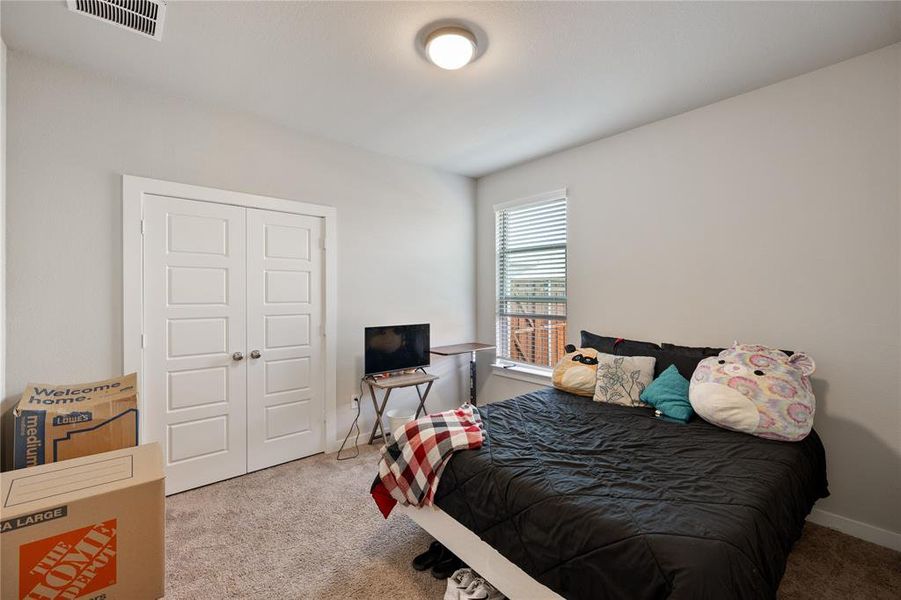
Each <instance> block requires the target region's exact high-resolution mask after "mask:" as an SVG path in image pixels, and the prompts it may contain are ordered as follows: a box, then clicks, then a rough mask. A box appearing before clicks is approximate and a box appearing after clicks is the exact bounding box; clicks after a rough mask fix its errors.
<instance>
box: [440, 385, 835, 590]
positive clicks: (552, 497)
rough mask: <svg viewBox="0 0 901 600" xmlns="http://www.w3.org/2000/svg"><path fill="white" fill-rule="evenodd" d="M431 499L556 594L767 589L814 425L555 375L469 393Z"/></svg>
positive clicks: (816, 456)
mask: <svg viewBox="0 0 901 600" xmlns="http://www.w3.org/2000/svg"><path fill="white" fill-rule="evenodd" d="M480 411H481V413H482V419H483V423H484V425H485V431H486V434H487V436H486V442H485V444H484V445H483V447H482V448H481V449H479V450H467V451H463V452H459V453H457V454H455V455H454V456H453V457H452V458H451V459H450V461H449V463H448V465H447V467H446V469H445V471H444V473H443V475H442V478H441V482H440V484H439V487H438V490H437V493H436V496H435V503H436V504H437V505H438V507H439V508H441V509H442V510H444V511H445V512H446V513H447V514H449V515H450V516H451V517H453V518H454V519H456V520H457V521H459V522H460V523H461V524H462V525H464V526H465V527H467V528H468V529H470V530H471V531H473V532H474V533H475V534H477V535H478V536H479V537H480V538H481V539H483V540H484V541H485V542H487V543H488V544H490V545H491V546H493V547H494V548H495V549H497V550H498V551H499V552H500V553H501V554H503V555H504V556H505V557H506V558H507V559H509V560H510V561H511V562H513V563H514V564H516V565H517V566H519V567H520V568H521V569H523V570H524V571H525V572H526V573H528V574H529V575H530V576H531V577H533V578H534V579H536V580H538V581H539V582H541V583H543V584H544V585H546V586H547V587H549V588H551V589H552V590H554V591H556V592H557V593H559V594H560V595H562V596H564V597H565V598H573V599H588V598H630V599H636V598H667V597H669V598H693V599H697V598H716V599H723V598H774V597H775V596H776V590H777V588H778V586H779V580H780V579H781V577H782V574H783V572H784V570H785V563H786V559H787V556H788V553H789V551H790V550H791V547H792V544H793V543H794V542H795V541H796V540H797V539H798V537H799V536H800V534H801V530H802V528H803V526H804V519H805V517H806V516H807V514H808V513H809V512H810V509H811V508H812V506H813V504H814V502H815V501H816V500H817V499H818V498H821V497H825V496H827V495H828V490H827V482H826V465H825V452H824V449H823V445H822V443H821V442H820V438H819V436H817V434H816V432H811V434H810V435H809V436H808V437H807V438H806V439H804V440H803V441H801V442H794V443H789V442H779V441H773V440H765V439H761V438H757V437H753V436H750V435H747V434H743V433H736V432H732V431H726V430H724V429H720V428H718V427H715V426H713V425H710V424H709V423H706V422H704V421H702V420H700V419H697V418H696V419H694V420H693V421H692V422H690V423H688V424H687V425H684V424H681V423H674V422H669V421H664V420H661V419H659V418H656V417H655V416H654V415H653V412H652V411H651V410H650V409H645V408H632V407H624V406H618V405H612V404H601V403H596V402H593V401H592V400H591V399H590V398H582V397H579V396H574V395H571V394H568V393H565V392H561V391H558V390H554V389H547V390H543V391H540V392H536V393H531V394H526V395H523V396H518V397H516V398H513V399H510V400H506V401H503V402H498V403H494V404H490V405H488V406H485V407H480Z"/></svg>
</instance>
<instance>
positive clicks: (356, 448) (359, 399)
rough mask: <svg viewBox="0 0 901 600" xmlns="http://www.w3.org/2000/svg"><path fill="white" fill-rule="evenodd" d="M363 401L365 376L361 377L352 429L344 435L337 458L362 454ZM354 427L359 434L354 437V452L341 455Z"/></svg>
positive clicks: (346, 458) (344, 458)
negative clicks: (361, 405)
mask: <svg viewBox="0 0 901 600" xmlns="http://www.w3.org/2000/svg"><path fill="white" fill-rule="evenodd" d="M362 401H363V378H362V377H361V378H360V394H359V395H358V396H357V415H356V416H355V417H354V421H353V423H351V424H350V429H348V430H347V435H346V436H344V441H343V442H341V447H340V448H339V449H338V454H337V456H336V457H335V459H336V460H350V459H352V458H357V457H358V456H360V445H359V442H360V402H362ZM354 428H356V430H357V435H356V437H354V454H353V455H352V456H345V457H343V458H342V457H341V452H343V451H344V446H346V445H347V440H349V439H350V434H351V433H352V432H353V430H354Z"/></svg>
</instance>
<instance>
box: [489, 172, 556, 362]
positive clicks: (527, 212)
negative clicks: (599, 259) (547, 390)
mask: <svg viewBox="0 0 901 600" xmlns="http://www.w3.org/2000/svg"><path fill="white" fill-rule="evenodd" d="M496 211H497V212H496V220H497V333H496V335H497V337H496V344H497V356H498V358H501V359H507V360H511V361H514V362H518V363H526V364H530V365H537V366H540V367H553V366H554V365H555V364H556V363H557V361H558V360H559V358H560V357H561V356H563V354H564V350H563V347H564V346H565V345H566V341H565V340H566V194H565V191H562V190H561V191H560V192H559V193H554V194H547V195H545V197H544V198H543V199H542V200H540V201H534V202H526V203H521V204H514V205H511V206H508V207H501V208H498V209H496Z"/></svg>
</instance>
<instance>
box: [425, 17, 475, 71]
mask: <svg viewBox="0 0 901 600" xmlns="http://www.w3.org/2000/svg"><path fill="white" fill-rule="evenodd" d="M476 49H477V46H476V36H475V35H473V33H472V32H471V31H469V30H468V29H465V28H463V27H457V26H451V27H440V28H438V29H436V30H435V31H433V32H432V33H430V34H429V35H428V37H427V38H426V41H425V55H426V57H428V59H429V61H430V62H431V63H432V64H433V65H435V66H436V67H441V68H442V69H447V70H448V71H454V70H456V69H460V68H462V67H465V66H466V65H468V64H469V63H470V62H472V60H473V58H474V57H475V55H476Z"/></svg>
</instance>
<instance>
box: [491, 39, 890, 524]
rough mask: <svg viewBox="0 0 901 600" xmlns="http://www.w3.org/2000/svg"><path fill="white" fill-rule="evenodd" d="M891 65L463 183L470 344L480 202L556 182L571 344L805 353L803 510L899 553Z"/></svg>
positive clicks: (786, 86) (726, 106)
mask: <svg viewBox="0 0 901 600" xmlns="http://www.w3.org/2000/svg"><path fill="white" fill-rule="evenodd" d="M899 62H901V46H893V47H890V48H887V49H883V50H880V51H878V52H875V53H871V54H867V55H864V56H861V57H858V58H855V59H852V60H849V61H846V62H843V63H840V64H837V65H833V66H830V67H827V68H825V69H821V70H819V71H815V72H813V73H809V74H807V75H803V76H801V77H797V78H794V79H790V80H787V81H784V82H781V83H778V84H775V85H772V86H770V87H766V88H763V89H760V90H756V91H753V92H750V93H748V94H744V95H742V96H738V97H735V98H732V99H729V100H725V101H722V102H718V103H716V104H713V105H710V106H707V107H704V108H701V109H698V110H695V111H692V112H689V113H686V114H683V115H680V116H677V117H673V118H670V119H666V120H664V121H660V122H657V123H653V124H651V125H647V126H645V127H641V128H638V129H635V130H632V131H629V132H626V133H624V134H621V135H617V136H615V137H611V138H607V139H603V140H600V141H597V142H594V143H591V144H588V145H585V146H582V147H579V148H575V149H572V150H568V151H565V152H560V153H558V154H554V155H552V156H548V157H545V158H542V159H539V160H536V161H533V162H531V163H528V164H525V165H521V166H518V167H514V168H511V169H509V170H506V171H503V172H500V173H496V174H493V175H490V176H487V177H484V178H482V179H480V180H479V182H478V194H477V195H478V209H477V210H478V294H479V302H478V330H479V334H480V337H481V338H483V339H488V340H490V339H493V337H494V314H493V311H494V289H495V285H494V271H495V263H494V260H495V258H494V230H493V228H494V217H493V211H492V206H493V205H494V204H495V203H498V202H503V201H509V200H514V199H516V198H521V197H526V196H530V195H533V194H537V193H541V192H544V191H548V190H553V189H557V188H560V187H561V186H566V187H567V188H568V191H569V219H570V221H569V223H570V226H569V240H568V243H569V248H568V249H569V253H568V261H569V263H568V266H569V277H568V282H569V290H568V291H569V294H568V298H569V308H568V310H569V322H568V339H569V341H571V342H575V343H578V333H579V330H580V329H583V328H584V329H589V330H592V331H595V332H598V333H601V334H604V335H615V336H623V337H629V338H633V339H640V340H653V341H658V342H674V343H681V344H688V345H711V346H717V345H720V346H722V345H727V344H729V343H731V342H732V341H733V340H735V339H738V340H742V341H745V342H760V343H764V344H769V345H773V346H776V347H778V348H791V349H798V350H806V351H808V352H810V353H811V354H812V355H813V356H814V358H815V359H816V362H817V367H818V368H817V372H816V374H815V379H814V386H815V392H816V394H817V402H818V407H817V415H816V422H815V427H816V429H817V431H818V432H819V433H820V435H821V436H822V438H823V441H824V444H825V446H826V451H827V458H828V469H829V481H830V489H831V491H832V496H831V497H830V498H828V499H826V500H823V501H822V502H821V503H819V504H818V506H819V507H820V508H821V509H823V510H825V511H829V512H830V513H835V514H838V515H841V516H842V517H845V518H847V519H853V520H857V521H861V522H863V523H866V524H869V525H872V526H875V527H876V528H882V529H884V530H888V532H895V534H896V535H895V537H894V538H893V539H894V540H895V542H897V540H898V539H901V538H898V537H897V533H898V532H901V511H899V507H901V458H899V456H901V391H899V390H901V388H899V384H901V382H899V360H901V350H899V342H901V335H899V332H901V316H899V290H901V280H899V268H901V263H899V252H901V247H899V231H901V228H899V219H901V214H899V161H901V152H899V143H901V136H899V131H901V129H899V127H901V119H899V113H901V110H899V109H901V95H899V77H901V76H899ZM505 381H509V380H500V379H499V378H497V376H494V377H493V378H492V379H491V380H487V381H486V382H485V389H490V390H491V391H490V395H491V396H497V395H502V392H501V391H500V390H502V389H504V386H505ZM511 393H512V391H511ZM846 524H847V523H846ZM873 531H875V530H873ZM888 532H882V533H885V534H888V535H890V534H889V533H888ZM871 533H872V531H871ZM877 533H878V531H877ZM871 537H878V536H871Z"/></svg>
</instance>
